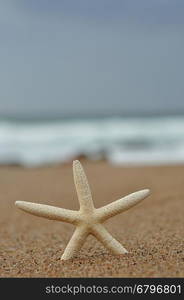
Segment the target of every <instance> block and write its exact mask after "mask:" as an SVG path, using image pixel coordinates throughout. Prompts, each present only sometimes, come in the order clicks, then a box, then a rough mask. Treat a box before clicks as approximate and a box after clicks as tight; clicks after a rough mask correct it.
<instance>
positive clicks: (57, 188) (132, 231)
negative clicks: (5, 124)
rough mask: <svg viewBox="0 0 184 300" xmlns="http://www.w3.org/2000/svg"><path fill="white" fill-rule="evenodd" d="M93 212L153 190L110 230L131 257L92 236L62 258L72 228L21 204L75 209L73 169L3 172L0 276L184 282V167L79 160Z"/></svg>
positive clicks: (109, 225)
mask: <svg viewBox="0 0 184 300" xmlns="http://www.w3.org/2000/svg"><path fill="white" fill-rule="evenodd" d="M82 163H83V166H84V168H85V170H86V173H87V176H88V179H89V182H90V185H91V189H92V193H93V198H94V202H95V206H96V207H100V206H103V205H106V204H108V203H110V202H112V201H115V200H117V199H119V198H121V197H122V196H125V195H126V194H129V193H132V192H135V191H137V190H141V189H144V188H150V189H151V196H149V197H148V198H146V199H145V200H144V201H143V202H141V203H140V204H139V205H137V206H135V207H133V208H132V209H130V210H128V211H126V212H124V213H122V214H120V215H118V216H115V217H113V218H111V219H110V220H108V221H107V222H106V223H105V226H106V228H107V229H108V230H109V232H111V233H112V235H113V236H114V237H115V238H116V239H118V240H119V241H120V242H121V243H122V244H123V246H124V247H125V248H126V249H127V250H128V251H129V253H128V254H125V255H118V256H113V255H111V254H109V253H108V251H107V250H106V249H105V248H104V247H103V246H102V245H101V244H100V243H99V242H98V241H97V240H96V239H95V238H94V237H92V236H90V237H88V238H87V240H86V243H85V244H84V246H83V248H82V249H81V251H80V253H79V254H78V256H77V257H76V258H74V259H71V260H68V261H61V260H60V257H61V255H62V253H63V251H64V248H65V247H66V245H67V242H68V241H69V239H70V238H71V235H72V232H73V230H74V227H73V226H72V225H70V224H67V223H62V222H57V221H50V220H46V219H43V218H39V217H35V216H32V215H29V214H27V213H24V212H22V211H20V210H18V209H17V208H16V207H15V205H14V202H15V201H16V200H23V201H31V202H38V203H44V204H49V205H55V206H60V207H64V208H68V209H78V200H77V196H76V191H75V187H74V183H73V175H72V163H67V164H66V165H57V166H52V167H44V168H33V169H26V168H21V167H16V166H9V167H3V166H2V167H0V277H184V166H168V167H167V166H165V167H129V168H128V167H115V166H111V165H109V164H108V163H106V162H103V161H102V162H91V161H87V160H83V161H82Z"/></svg>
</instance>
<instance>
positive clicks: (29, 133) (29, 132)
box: [0, 117, 184, 166]
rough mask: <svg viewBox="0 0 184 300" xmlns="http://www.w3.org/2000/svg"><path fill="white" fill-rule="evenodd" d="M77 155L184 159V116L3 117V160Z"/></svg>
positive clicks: (32, 162) (33, 161) (125, 160)
mask: <svg viewBox="0 0 184 300" xmlns="http://www.w3.org/2000/svg"><path fill="white" fill-rule="evenodd" d="M78 155H86V156H87V157H89V158H91V159H98V158H101V157H105V158H106V159H107V160H108V161H110V162H111V163H115V164H123V165H131V164H133V165H135V164H142V165H144V164H164V163H166V164H171V163H181V162H184V117H164V118H161V117H159V118H106V119H89V120H86V119H85V120H65V121H64V120H63V121H57V122H56V121H53V122H50V121H49V122H39V123H36V122H35V123H34V122H29V123H28V122H13V121H12V122H10V121H0V163H1V164H11V163H16V164H21V165H25V166H38V165H44V164H50V163H57V162H65V161H68V160H71V159H73V158H75V157H76V156H78Z"/></svg>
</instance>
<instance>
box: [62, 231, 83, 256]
mask: <svg viewBox="0 0 184 300" xmlns="http://www.w3.org/2000/svg"><path fill="white" fill-rule="evenodd" d="M88 234H89V232H88V231H87V230H86V227H85V226H78V227H77V228H76V229H75V232H74V234H73V236H72V238H71V240H70V241H69V243H68V245H67V247H66V249H65V251H64V253H63V255H62V257H61V260H67V259H70V258H72V257H75V256H76V254H77V252H78V251H79V250H80V249H81V247H82V245H83V244H84V241H85V239H86V238H87V236H88Z"/></svg>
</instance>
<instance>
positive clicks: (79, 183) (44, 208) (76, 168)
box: [15, 160, 150, 260]
mask: <svg viewBox="0 0 184 300" xmlns="http://www.w3.org/2000/svg"><path fill="white" fill-rule="evenodd" d="M73 174H74V181H75V186H76V190H77V195H78V199H79V203H80V209H79V211H73V210H68V209H64V208H59V207H54V206H50V205H44V204H37V203H31V202H25V201H16V203H15V204H16V205H17V206H18V207H19V208H20V209H22V210H24V211H26V212H28V213H30V214H33V215H36V216H39V217H43V218H47V219H51V220H57V221H63V222H68V223H71V224H74V225H75V226H76V230H75V232H74V234H73V236H72V238H71V240H70V242H69V243H68V245H67V247H66V249H65V251H64V254H63V256H62V257H61V259H62V260H67V259H70V258H72V257H74V256H76V254H77V252H78V251H79V250H80V248H81V247H82V245H83V244H84V241H85V239H86V238H87V236H88V235H89V234H92V235H94V236H95V237H96V238H97V239H98V240H99V241H100V242H101V243H102V244H103V245H104V246H105V247H106V248H107V249H108V250H110V251H111V252H112V253H113V254H124V253H127V250H126V249H125V248H124V247H123V246H122V245H121V244H120V243H119V242H118V241H117V240H115V239H114V238H113V237H112V236H111V234H110V233H109V232H108V231H107V230H106V229H105V227H104V226H103V225H102V223H103V222H104V221H106V220H107V219H109V218H110V217H113V216H115V215H117V214H119V213H121V212H123V211H125V210H127V209H129V208H130V207H132V206H134V205H136V204H137V203H138V202H140V201H141V200H143V199H144V198H145V197H147V196H148V195H149V194H150V191H149V190H148V189H145V190H141V191H138V192H135V193H133V194H130V195H128V196H126V197H124V198H122V199H120V200H117V201H115V202H112V203H110V204H108V205H106V206H103V207H101V208H97V209H96V208H95V207H94V204H93V200H92V195H91V191H90V187H89V184H88V181H87V178H86V175H85V173H84V170H83V168H82V165H81V164H80V162H79V161H77V160H76V161H74V162H73Z"/></svg>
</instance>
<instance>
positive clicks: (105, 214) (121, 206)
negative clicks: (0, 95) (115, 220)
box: [97, 189, 150, 222]
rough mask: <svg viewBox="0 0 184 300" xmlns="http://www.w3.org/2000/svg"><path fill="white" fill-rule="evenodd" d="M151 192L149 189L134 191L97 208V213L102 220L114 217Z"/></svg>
mask: <svg viewBox="0 0 184 300" xmlns="http://www.w3.org/2000/svg"><path fill="white" fill-rule="evenodd" d="M149 194H150V191H149V190H148V189H146V190H141V191H138V192H135V193H132V194H130V195H128V196H126V197H123V198H122V199H119V200H117V201H115V202H113V203H110V204H108V205H106V206H103V207H101V208H98V209H97V214H98V217H99V219H100V221H101V222H104V221H105V220H107V219H109V218H110V217H113V216H115V215H117V214H119V213H122V212H123V211H125V210H128V209H129V208H131V207H132V206H134V205H136V204H137V203H139V202H140V201H142V200H143V199H144V198H146V197H147V196H148V195H149Z"/></svg>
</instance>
